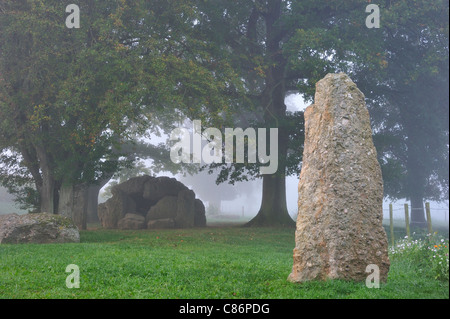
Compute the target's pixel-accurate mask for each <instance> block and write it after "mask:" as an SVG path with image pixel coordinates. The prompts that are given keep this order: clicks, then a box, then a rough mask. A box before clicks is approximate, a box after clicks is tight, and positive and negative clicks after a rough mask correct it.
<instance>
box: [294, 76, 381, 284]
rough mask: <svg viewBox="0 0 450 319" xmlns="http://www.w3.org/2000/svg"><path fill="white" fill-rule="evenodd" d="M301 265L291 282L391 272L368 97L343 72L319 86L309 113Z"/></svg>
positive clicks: (298, 246) (297, 252)
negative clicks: (370, 267)
mask: <svg viewBox="0 0 450 319" xmlns="http://www.w3.org/2000/svg"><path fill="white" fill-rule="evenodd" d="M305 135H306V136H305V144H304V151H303V164H302V170H301V174H300V182H299V186H298V192H299V197H298V198H299V200H298V217H297V229H296V234H295V249H294V265H293V268H292V273H291V274H290V275H289V278H288V280H290V281H292V282H303V281H308V280H327V279H344V280H355V281H365V280H366V278H367V277H368V276H369V275H370V274H371V273H372V271H370V272H367V273H366V267H367V266H368V265H370V264H374V265H377V266H378V267H379V270H380V277H379V278H380V281H386V279H387V274H388V271H389V258H388V243H387V236H386V233H385V231H384V228H383V226H382V219H383V208H382V202H383V180H382V176H381V169H380V165H379V163H378V161H377V156H376V150H375V147H374V145H373V141H372V130H371V127H370V118H369V112H368V110H367V108H366V105H365V101H364V95H363V93H362V92H361V91H360V90H359V89H358V88H357V87H356V85H355V84H354V83H353V82H352V80H351V79H350V78H349V77H348V76H347V75H346V74H344V73H340V74H328V75H327V76H326V77H325V78H324V79H322V80H321V81H319V82H318V83H317V85H316V95H315V104H313V105H311V106H309V107H308V108H307V109H306V111H305Z"/></svg>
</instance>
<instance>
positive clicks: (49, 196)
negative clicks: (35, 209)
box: [39, 173, 55, 214]
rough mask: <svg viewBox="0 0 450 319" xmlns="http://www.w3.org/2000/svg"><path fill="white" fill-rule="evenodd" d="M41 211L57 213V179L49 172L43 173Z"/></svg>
mask: <svg viewBox="0 0 450 319" xmlns="http://www.w3.org/2000/svg"><path fill="white" fill-rule="evenodd" d="M39 193H40V197H41V198H40V200H41V213H49V214H54V213H55V198H54V195H55V181H54V180H53V178H52V176H51V175H50V174H48V173H44V174H42V186H41V187H40V191H39Z"/></svg>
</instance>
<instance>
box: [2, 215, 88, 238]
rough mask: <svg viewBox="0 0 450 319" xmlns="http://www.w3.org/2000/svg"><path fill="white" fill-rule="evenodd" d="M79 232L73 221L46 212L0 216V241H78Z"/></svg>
mask: <svg viewBox="0 0 450 319" xmlns="http://www.w3.org/2000/svg"><path fill="white" fill-rule="evenodd" d="M78 242H80V233H79V232H78V228H77V227H76V226H75V225H74V224H73V222H72V221H71V220H70V219H69V218H67V217H63V216H59V215H52V214H47V213H41V214H24V215H18V214H8V215H1V216H0V243H1V244H22V243H35V244H47V243H78Z"/></svg>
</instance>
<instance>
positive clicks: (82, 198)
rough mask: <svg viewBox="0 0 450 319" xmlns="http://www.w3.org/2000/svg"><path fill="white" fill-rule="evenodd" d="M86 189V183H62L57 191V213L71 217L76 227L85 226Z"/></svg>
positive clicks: (84, 227)
mask: <svg viewBox="0 0 450 319" xmlns="http://www.w3.org/2000/svg"><path fill="white" fill-rule="evenodd" d="M88 190H89V187H88V186H87V185H86V184H80V185H71V184H69V185H64V184H63V185H62V186H61V189H60V192H59V204H58V213H59V214H60V215H62V216H66V217H69V218H70V219H72V221H73V222H74V224H75V225H76V226H77V227H78V229H86V228H87V207H88V194H89V192H88Z"/></svg>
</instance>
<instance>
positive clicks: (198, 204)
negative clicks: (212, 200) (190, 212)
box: [194, 198, 206, 227]
mask: <svg viewBox="0 0 450 319" xmlns="http://www.w3.org/2000/svg"><path fill="white" fill-rule="evenodd" d="M194 213H195V215H194V225H195V226H196V227H206V209H205V205H204V204H203V202H202V201H201V200H200V199H198V198H196V199H195V201H194Z"/></svg>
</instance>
